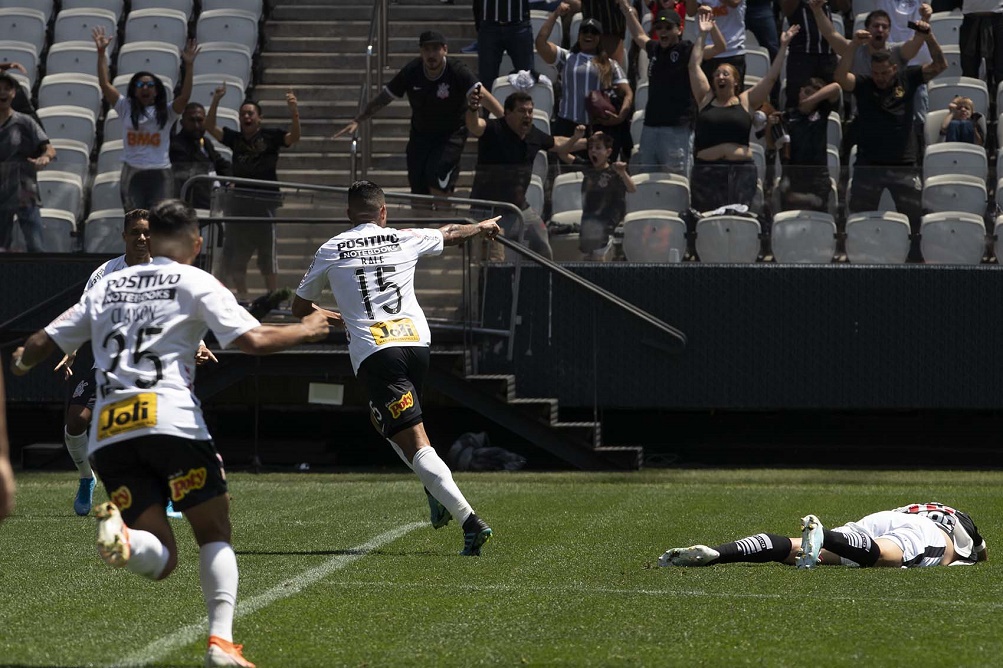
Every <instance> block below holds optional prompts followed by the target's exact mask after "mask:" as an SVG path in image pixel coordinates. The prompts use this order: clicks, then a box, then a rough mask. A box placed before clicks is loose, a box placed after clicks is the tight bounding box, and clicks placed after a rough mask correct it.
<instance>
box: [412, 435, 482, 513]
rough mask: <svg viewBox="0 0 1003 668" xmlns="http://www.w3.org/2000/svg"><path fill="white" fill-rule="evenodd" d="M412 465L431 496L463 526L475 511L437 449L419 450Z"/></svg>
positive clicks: (426, 448) (425, 448) (429, 447)
mask: <svg viewBox="0 0 1003 668" xmlns="http://www.w3.org/2000/svg"><path fill="white" fill-rule="evenodd" d="M411 465H412V467H413V468H414V472H415V473H416V474H418V478H419V479H420V480H421V484H423V485H425V489H427V490H428V492H429V494H431V495H432V496H433V497H435V499H436V500H437V501H438V502H439V503H441V504H442V505H444V506H445V507H446V510H448V511H449V514H450V515H452V516H453V517H454V518H455V519H456V521H458V522H459V523H460V524H463V522H465V521H466V519H467V518H468V517H469V516H470V514H471V513H473V512H474V511H473V509H472V508H471V507H470V504H469V503H467V500H466V499H465V498H463V493H462V492H461V491H460V488H459V487H457V486H456V483H455V482H454V481H453V474H452V473H451V472H450V470H449V467H448V466H446V462H444V461H442V458H441V457H439V453H437V452H436V451H435V448H433V447H432V446H428V447H424V448H419V449H418V452H416V453H415V455H414V461H413V462H411Z"/></svg>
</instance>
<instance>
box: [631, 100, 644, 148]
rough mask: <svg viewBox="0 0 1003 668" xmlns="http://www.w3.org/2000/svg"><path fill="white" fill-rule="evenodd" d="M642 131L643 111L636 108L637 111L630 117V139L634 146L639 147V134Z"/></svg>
mask: <svg viewBox="0 0 1003 668" xmlns="http://www.w3.org/2000/svg"><path fill="white" fill-rule="evenodd" d="M643 130H644V109H643V108H641V107H638V108H637V111H635V112H634V113H633V115H632V116H631V117H630V138H631V140H632V141H633V142H634V146H640V145H641V132H642V131H643Z"/></svg>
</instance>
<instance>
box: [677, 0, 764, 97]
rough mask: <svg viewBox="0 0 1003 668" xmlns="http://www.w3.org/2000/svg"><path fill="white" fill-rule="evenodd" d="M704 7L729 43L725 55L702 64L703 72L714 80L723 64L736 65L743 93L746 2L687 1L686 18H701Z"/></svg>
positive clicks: (736, 0)
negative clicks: (700, 13)
mask: <svg viewBox="0 0 1003 668" xmlns="http://www.w3.org/2000/svg"><path fill="white" fill-rule="evenodd" d="M701 7H709V8H710V10H711V14H712V15H713V17H714V23H715V24H716V25H717V27H718V29H719V30H720V31H721V34H722V35H724V43H725V50H724V51H723V52H722V53H720V54H718V55H717V56H715V57H714V58H708V59H707V60H706V61H704V62H703V63H702V64H701V68H702V69H703V73H704V75H705V76H706V77H707V78H708V79H712V78H713V77H714V72H715V71H716V70H717V68H718V66H719V65H721V64H724V63H727V64H728V65H732V66H733V67H734V68H735V70H736V71H737V72H738V81H737V82H736V85H737V90H738V92H742V91H743V90H745V12H746V4H745V0H686V15H687V16H697V11H698V10H699V9H700V8H701ZM704 46H706V45H704ZM757 107H758V105H757Z"/></svg>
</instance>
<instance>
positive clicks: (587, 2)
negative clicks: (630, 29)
mask: <svg viewBox="0 0 1003 668" xmlns="http://www.w3.org/2000/svg"><path fill="white" fill-rule="evenodd" d="M581 3H582V25H581V26H579V30H581V28H583V27H584V26H585V21H588V20H589V19H593V20H595V21H596V25H597V26H598V27H599V42H600V43H601V44H602V48H603V51H605V52H606V53H607V54H608V55H609V57H610V58H612V59H613V60H615V61H616V62H617V63H619V64H620V67H622V68H623V69H624V70H626V69H627V61H626V59H625V57H624V49H623V36H624V35H625V34H627V24H626V22H625V21H624V17H623V14H622V13H621V12H620V9H619V8H618V7H617V5H618V4H619V0H581Z"/></svg>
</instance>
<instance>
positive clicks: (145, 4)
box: [132, 0, 249, 21]
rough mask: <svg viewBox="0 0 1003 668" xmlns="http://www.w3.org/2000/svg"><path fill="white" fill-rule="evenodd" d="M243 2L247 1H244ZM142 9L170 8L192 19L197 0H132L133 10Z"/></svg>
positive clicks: (203, 5)
mask: <svg viewBox="0 0 1003 668" xmlns="http://www.w3.org/2000/svg"><path fill="white" fill-rule="evenodd" d="M241 4H245V3H244V2H242V3H241ZM248 4H249V0H248ZM202 8H203V9H205V0H203V2H202ZM142 9H154V10H156V9H170V10H173V11H175V12H181V13H182V14H184V15H185V18H186V19H187V20H189V21H190V20H191V18H192V12H193V11H194V10H195V2H194V0H132V11H134V12H135V11H137V10H142Z"/></svg>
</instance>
